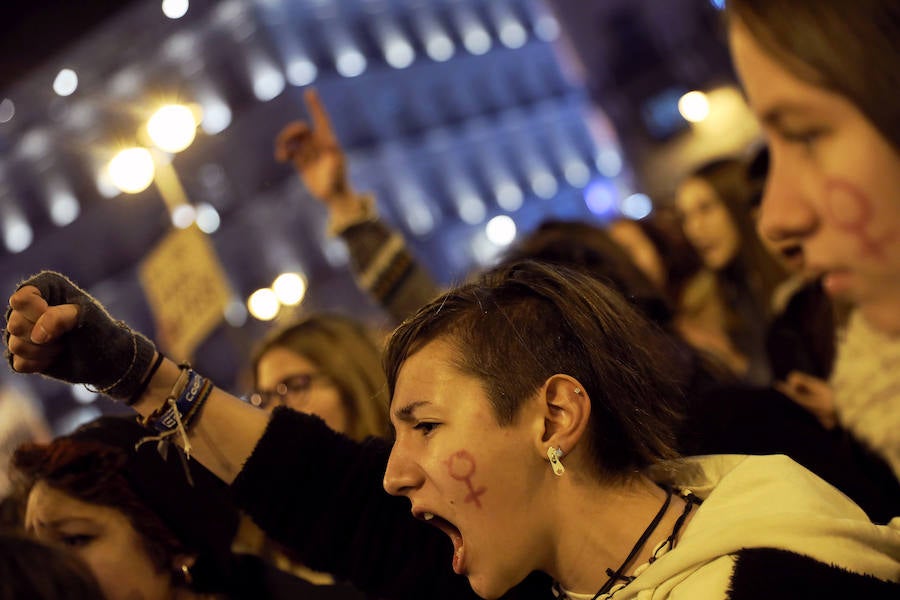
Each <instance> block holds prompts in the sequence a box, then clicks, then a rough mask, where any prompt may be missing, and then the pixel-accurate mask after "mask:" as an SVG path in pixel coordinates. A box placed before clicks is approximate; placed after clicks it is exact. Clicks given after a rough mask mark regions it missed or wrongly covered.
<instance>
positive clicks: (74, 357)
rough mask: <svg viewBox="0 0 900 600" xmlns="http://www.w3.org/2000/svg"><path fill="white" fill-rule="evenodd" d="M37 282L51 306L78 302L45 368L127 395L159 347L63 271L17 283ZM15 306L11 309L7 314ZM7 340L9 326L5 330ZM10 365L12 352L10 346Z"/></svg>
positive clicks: (57, 376)
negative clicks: (74, 315) (73, 322)
mask: <svg viewBox="0 0 900 600" xmlns="http://www.w3.org/2000/svg"><path fill="white" fill-rule="evenodd" d="M26 285H33V286H34V287H36V288H37V289H38V290H40V292H41V296H42V297H43V298H44V300H46V301H47V304H48V305H50V306H57V305H60V304H75V305H77V306H78V323H77V325H75V328H74V329H72V330H71V331H69V332H68V333H66V334H65V335H64V336H62V337H61V338H60V339H59V342H60V343H61V344H62V351H61V352H60V354H59V356H58V357H57V358H56V360H55V361H54V363H53V364H52V365H51V366H50V367H49V368H48V369H47V370H46V371H45V372H44V373H43V374H44V375H46V376H47V377H52V378H53V379H59V380H62V381H66V382H69V383H84V384H88V385H91V386H93V387H94V388H95V389H96V390H97V391H98V392H100V393H103V394H106V395H108V396H110V397H112V398H117V399H129V398H131V397H132V396H133V395H134V393H135V392H136V391H137V390H138V388H139V387H140V385H141V379H142V378H143V376H144V374H145V373H146V372H147V370H148V369H149V368H150V363H151V362H152V361H153V356H154V354H155V353H156V347H155V346H154V345H153V342H151V341H150V340H148V339H147V338H146V337H144V336H143V335H141V334H140V333H137V332H136V331H134V330H132V329H131V328H130V327H128V325H126V324H125V323H124V322H122V321H115V320H113V318H112V317H111V316H109V313H107V312H106V309H105V308H103V306H102V305H101V304H100V303H99V302H97V300H95V299H94V298H93V297H92V296H91V295H90V294H88V293H87V292H85V291H84V290H82V289H81V288H79V287H78V286H77V285H75V284H74V283H72V282H71V281H70V280H69V279H68V278H66V277H65V276H64V275H60V274H59V273H55V272H53V271H41V272H40V273H38V274H37V275H33V276H32V277H30V278H28V279H26V280H25V281H23V282H22V283H20V284H19V286H18V288H16V289H20V288H22V287H23V286H26ZM10 311H11V309H9V310H7V313H6V318H7V320H8V319H9V314H10ZM6 341H7V346H8V345H9V344H8V342H9V332H6ZM7 358H8V360H9V364H10V366H12V355H10V354H9V353H8V351H7Z"/></svg>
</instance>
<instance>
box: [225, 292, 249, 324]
mask: <svg viewBox="0 0 900 600" xmlns="http://www.w3.org/2000/svg"><path fill="white" fill-rule="evenodd" d="M224 316H225V322H226V323H228V324H229V325H231V326H232V327H242V326H243V325H244V323H246V322H247V308H246V307H245V306H244V303H243V302H241V299H240V298H232V300H231V302H229V303H228V304H227V305H226V306H225V311H224Z"/></svg>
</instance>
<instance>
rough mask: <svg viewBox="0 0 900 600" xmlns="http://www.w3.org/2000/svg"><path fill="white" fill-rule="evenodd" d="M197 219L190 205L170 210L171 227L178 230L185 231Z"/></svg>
mask: <svg viewBox="0 0 900 600" xmlns="http://www.w3.org/2000/svg"><path fill="white" fill-rule="evenodd" d="M196 219H197V211H196V209H195V208H194V207H193V206H191V205H190V204H179V205H178V206H176V207H175V208H173V209H172V225H174V226H175V227H177V228H178V229H187V228H188V227H190V226H191V225H193V224H194V221H195V220H196Z"/></svg>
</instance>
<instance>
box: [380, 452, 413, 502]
mask: <svg viewBox="0 0 900 600" xmlns="http://www.w3.org/2000/svg"><path fill="white" fill-rule="evenodd" d="M422 480H423V474H422V470H421V468H420V467H419V465H418V463H417V462H416V461H415V460H413V459H412V457H411V456H410V453H409V450H408V449H407V448H405V447H404V445H403V444H402V443H401V442H400V441H396V442H394V446H393V448H391V455H390V456H389V457H388V463H387V468H386V469H385V470H384V481H383V485H384V490H385V491H386V492H387V493H388V494H391V495H392V496H408V495H409V494H410V492H412V491H413V490H415V489H418V488H419V487H420V486H421V485H422Z"/></svg>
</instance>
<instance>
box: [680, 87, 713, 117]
mask: <svg viewBox="0 0 900 600" xmlns="http://www.w3.org/2000/svg"><path fill="white" fill-rule="evenodd" d="M678 112H679V113H681V116H682V117H684V119H685V121H690V122H691V123H700V122H701V121H703V120H704V119H706V117H708V116H709V99H708V98H707V97H706V94H704V93H703V92H698V91H693V92H688V93H687V94H685V95H684V96H682V97H681V98H680V99H679V100H678Z"/></svg>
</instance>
